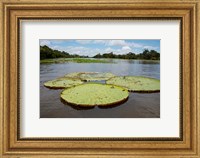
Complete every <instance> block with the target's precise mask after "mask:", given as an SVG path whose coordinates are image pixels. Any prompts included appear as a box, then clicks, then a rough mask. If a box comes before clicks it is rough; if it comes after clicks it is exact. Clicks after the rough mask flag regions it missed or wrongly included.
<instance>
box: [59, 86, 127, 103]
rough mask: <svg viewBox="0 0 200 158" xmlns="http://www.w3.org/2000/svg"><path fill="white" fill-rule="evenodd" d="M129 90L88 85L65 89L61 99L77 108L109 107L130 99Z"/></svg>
mask: <svg viewBox="0 0 200 158" xmlns="http://www.w3.org/2000/svg"><path fill="white" fill-rule="evenodd" d="M128 96H129V92H128V90H127V89H125V88H122V87H119V86H114V85H106V84H97V83H88V84H82V85H78V86H75V87H71V88H68V89H65V90H63V91H62V93H61V99H62V100H64V101H65V102H66V103H68V104H71V105H76V106H83V107H93V106H109V105H115V104H119V103H122V102H124V101H126V100H127V99H128Z"/></svg>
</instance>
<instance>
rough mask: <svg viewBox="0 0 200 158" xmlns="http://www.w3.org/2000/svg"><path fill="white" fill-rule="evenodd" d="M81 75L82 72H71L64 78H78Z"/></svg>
mask: <svg viewBox="0 0 200 158" xmlns="http://www.w3.org/2000/svg"><path fill="white" fill-rule="evenodd" d="M81 73H83V72H72V73H69V74H66V75H65V76H64V77H71V78H79V77H80V74H81Z"/></svg>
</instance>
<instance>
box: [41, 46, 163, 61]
mask: <svg viewBox="0 0 200 158" xmlns="http://www.w3.org/2000/svg"><path fill="white" fill-rule="evenodd" d="M52 58H88V56H80V55H77V54H69V53H67V52H65V51H59V50H54V49H51V48H49V47H48V46H46V45H44V46H40V59H52ZM93 58H116V59H145V60H160V53H158V52H157V51H155V50H150V51H149V50H148V49H145V50H144V51H143V52H142V53H140V54H135V53H132V52H129V53H127V54H118V55H117V54H114V53H113V52H110V53H104V54H102V55H101V54H100V53H99V54H97V55H95V56H93Z"/></svg>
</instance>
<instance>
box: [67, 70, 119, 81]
mask: <svg viewBox="0 0 200 158" xmlns="http://www.w3.org/2000/svg"><path fill="white" fill-rule="evenodd" d="M65 77H71V78H79V79H81V80H83V81H101V80H108V79H110V78H112V77H115V75H114V74H112V73H109V72H106V73H101V72H74V73H69V74H67V75H65Z"/></svg>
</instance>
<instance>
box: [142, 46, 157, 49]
mask: <svg viewBox="0 0 200 158" xmlns="http://www.w3.org/2000/svg"><path fill="white" fill-rule="evenodd" d="M143 48H144V49H149V50H158V47H153V46H144V47H143Z"/></svg>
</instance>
